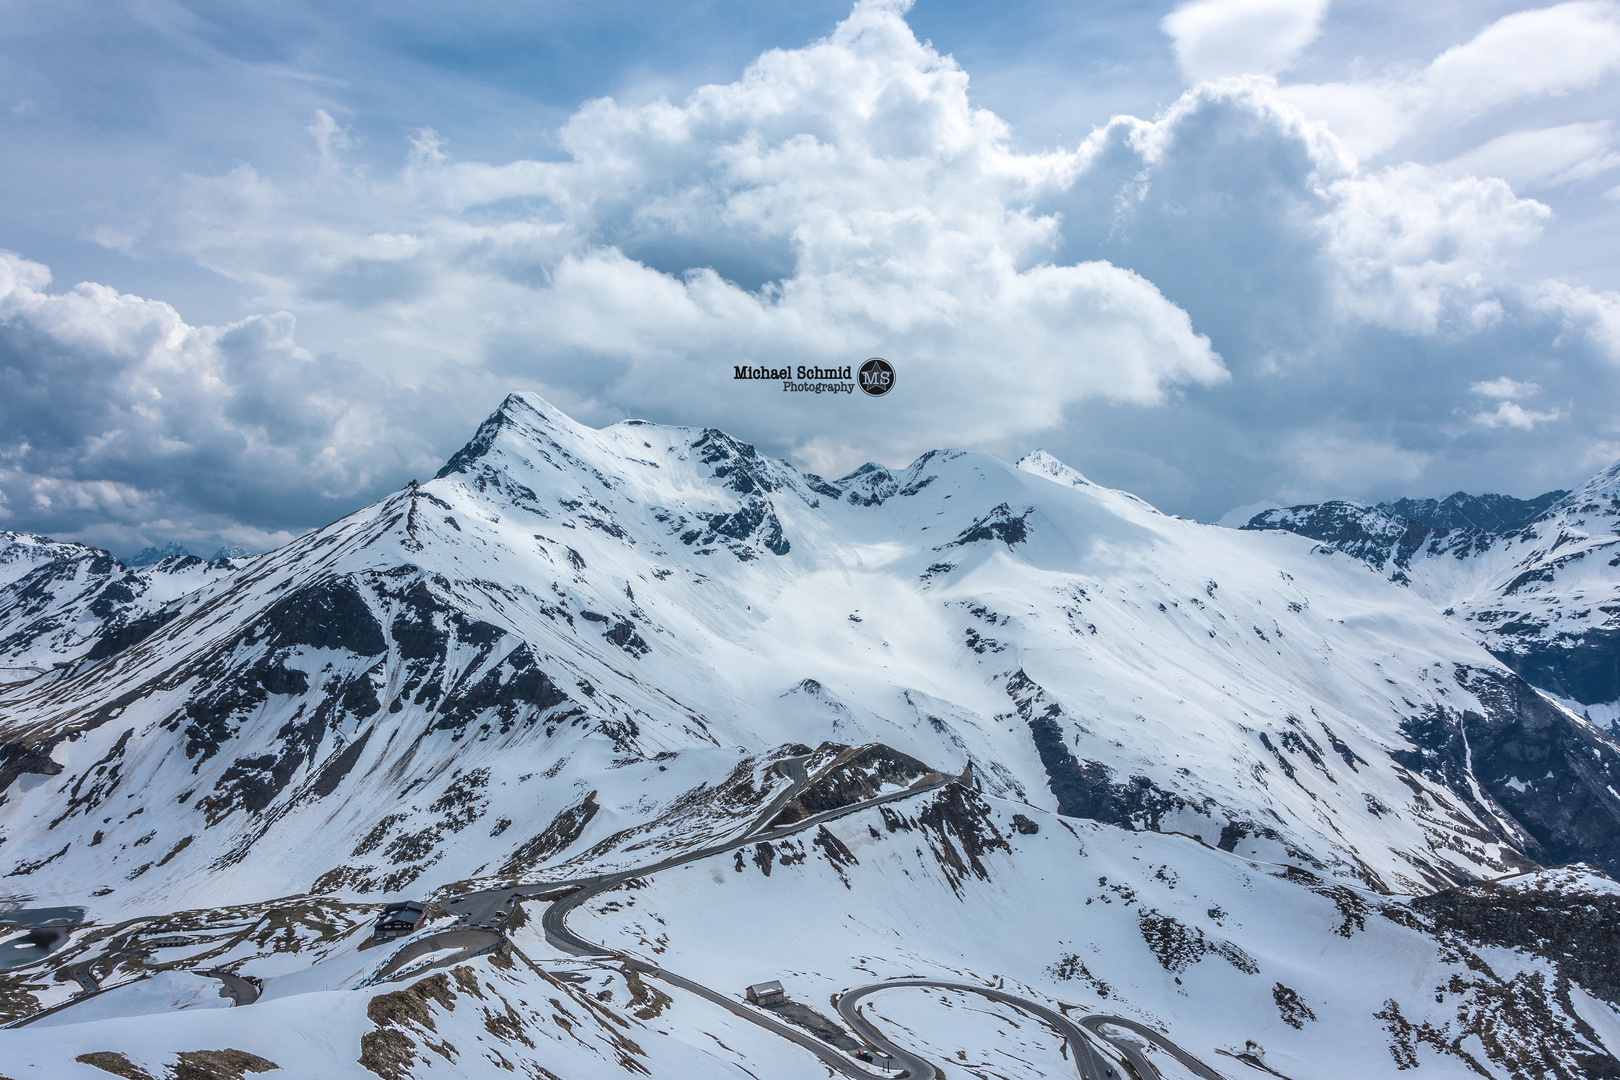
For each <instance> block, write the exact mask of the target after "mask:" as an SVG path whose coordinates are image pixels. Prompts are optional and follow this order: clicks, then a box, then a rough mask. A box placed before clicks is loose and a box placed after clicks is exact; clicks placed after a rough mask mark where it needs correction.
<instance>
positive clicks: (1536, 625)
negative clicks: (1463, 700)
mask: <svg viewBox="0 0 1620 1080" xmlns="http://www.w3.org/2000/svg"><path fill="white" fill-rule="evenodd" d="M1554 497H1556V498H1554ZM1493 499H1494V500H1497V501H1498V502H1499V501H1500V500H1501V497H1499V496H1485V497H1483V498H1482V499H1479V498H1476V499H1471V500H1470V499H1464V498H1459V496H1452V497H1451V498H1450V499H1447V500H1443V501H1442V502H1435V501H1434V500H1425V501H1423V502H1417V501H1413V500H1402V501H1401V502H1399V503H1392V504H1386V505H1381V506H1378V507H1365V506H1360V505H1357V504H1355V503H1348V502H1328V503H1320V504H1316V505H1308V506H1294V507H1289V508H1287V509H1280V510H1269V511H1266V512H1264V513H1261V514H1257V515H1256V516H1255V517H1254V518H1253V519H1252V520H1251V521H1250V522H1249V523H1248V524H1247V525H1245V526H1244V528H1246V529H1287V530H1289V531H1291V532H1295V533H1299V534H1300V535H1303V536H1308V537H1311V538H1312V539H1315V540H1319V541H1321V542H1322V543H1324V544H1328V545H1331V546H1332V547H1334V548H1336V549H1338V550H1340V551H1343V552H1346V553H1348V554H1350V555H1353V556H1355V557H1356V558H1358V559H1361V560H1363V561H1365V562H1366V563H1368V564H1369V565H1370V566H1372V567H1373V568H1374V569H1376V570H1378V571H1379V572H1380V573H1383V574H1384V575H1386V576H1387V577H1388V578H1389V579H1390V580H1392V581H1395V582H1398V583H1402V584H1407V585H1410V586H1411V587H1412V589H1413V590H1414V591H1416V592H1417V593H1418V594H1419V595H1421V596H1423V597H1424V598H1426V599H1427V600H1428V601H1429V602H1430V603H1432V604H1433V605H1435V606H1436V607H1437V608H1439V609H1440V610H1442V611H1444V612H1445V613H1446V614H1447V615H1448V616H1451V617H1454V618H1456V619H1457V620H1459V621H1460V622H1461V623H1463V624H1465V625H1466V626H1467V627H1468V628H1469V629H1470V630H1471V631H1472V632H1473V633H1474V634H1475V635H1476V636H1477V637H1478V639H1479V640H1480V642H1481V643H1482V644H1484V645H1485V647H1486V648H1487V649H1489V650H1490V651H1491V652H1492V653H1493V654H1494V655H1495V656H1496V657H1497V658H1498V659H1500V660H1502V661H1503V662H1504V663H1505V664H1507V665H1508V666H1509V667H1512V668H1513V669H1514V670H1515V671H1517V672H1518V673H1519V674H1521V675H1522V676H1524V678H1525V679H1526V680H1528V681H1529V682H1530V683H1532V684H1533V685H1535V686H1537V687H1539V688H1540V689H1542V690H1545V691H1547V692H1548V693H1550V694H1552V695H1554V696H1556V697H1558V698H1561V699H1563V700H1564V702H1565V703H1566V704H1568V705H1570V706H1571V707H1573V708H1575V709H1576V710H1577V711H1580V712H1582V713H1585V714H1586V715H1588V716H1590V717H1591V718H1592V719H1594V720H1598V721H1601V722H1605V723H1610V724H1612V723H1614V722H1615V721H1616V720H1617V719H1620V463H1616V464H1615V465H1613V466H1611V467H1610V468H1608V469H1605V470H1604V471H1603V472H1600V473H1598V474H1597V475H1596V476H1594V477H1592V478H1591V479H1590V480H1588V481H1587V482H1586V483H1585V484H1583V485H1582V486H1581V487H1580V489H1579V490H1576V491H1573V492H1550V493H1549V494H1548V495H1546V496H1541V497H1540V498H1539V499H1536V500H1526V501H1524V502H1523V503H1522V504H1521V503H1519V502H1518V501H1514V503H1515V505H1497V504H1496V503H1495V502H1491V500H1493ZM1549 499H1552V501H1551V502H1550V505H1548V506H1547V507H1546V508H1545V509H1544V510H1542V511H1541V512H1539V513H1537V514H1535V515H1534V516H1533V517H1532V518H1531V519H1530V520H1529V521H1528V522H1527V523H1524V524H1517V518H1518V517H1519V516H1522V515H1523V513H1524V512H1525V511H1527V510H1533V509H1534V508H1535V506H1536V505H1537V504H1538V503H1541V502H1544V501H1547V500H1549ZM1429 503H1433V504H1434V505H1432V506H1431V505H1427V504H1429ZM1447 503H1450V504H1452V505H1450V506H1447V505H1446V504H1447ZM1402 511H1405V512H1406V513H1405V515H1404V516H1403V513H1402ZM1493 517H1494V521H1493V520H1492V519H1493ZM1448 519H1470V520H1473V519H1477V520H1482V521H1487V522H1490V524H1489V525H1487V526H1485V527H1475V526H1467V527H1447V526H1445V525H1438V526H1437V525H1435V524H1434V523H1435V522H1436V521H1444V520H1448ZM1504 524H1505V525H1507V526H1509V527H1505V528H1504V527H1501V525H1504Z"/></svg>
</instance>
